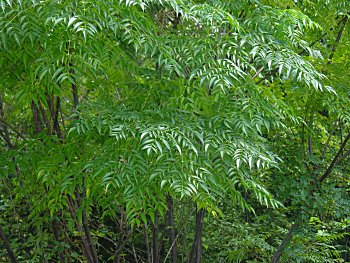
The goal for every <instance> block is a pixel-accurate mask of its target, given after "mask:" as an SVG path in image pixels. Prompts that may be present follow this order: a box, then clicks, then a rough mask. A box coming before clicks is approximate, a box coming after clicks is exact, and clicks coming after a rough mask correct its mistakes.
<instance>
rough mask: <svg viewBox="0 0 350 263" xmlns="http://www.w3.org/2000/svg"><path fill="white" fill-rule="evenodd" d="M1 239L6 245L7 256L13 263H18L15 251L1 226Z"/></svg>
mask: <svg viewBox="0 0 350 263" xmlns="http://www.w3.org/2000/svg"><path fill="white" fill-rule="evenodd" d="M0 238H1V240H2V242H3V244H4V247H5V248H6V250H7V254H8V256H9V259H10V261H11V263H18V261H17V258H16V256H15V254H14V253H13V250H12V249H11V246H10V243H9V241H8V239H7V237H6V235H5V233H4V231H3V230H2V227H1V226H0Z"/></svg>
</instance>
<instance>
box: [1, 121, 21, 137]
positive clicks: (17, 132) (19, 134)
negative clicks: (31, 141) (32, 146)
mask: <svg viewBox="0 0 350 263" xmlns="http://www.w3.org/2000/svg"><path fill="white" fill-rule="evenodd" d="M0 122H1V123H3V124H4V125H5V126H7V127H8V128H9V129H11V130H12V131H13V132H14V133H16V134H17V136H18V137H20V138H22V139H23V140H27V139H26V138H25V137H24V135H22V134H21V133H20V132H19V131H18V130H16V129H15V128H14V127H12V126H11V125H10V124H8V123H7V122H6V121H5V120H4V119H2V118H0Z"/></svg>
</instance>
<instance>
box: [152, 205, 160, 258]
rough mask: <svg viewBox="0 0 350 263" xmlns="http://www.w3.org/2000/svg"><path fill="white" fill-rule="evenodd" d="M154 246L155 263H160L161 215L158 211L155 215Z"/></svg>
mask: <svg viewBox="0 0 350 263" xmlns="http://www.w3.org/2000/svg"><path fill="white" fill-rule="evenodd" d="M152 235H153V238H152V246H153V261H152V262H153V263H159V262H160V250H159V240H158V236H159V215H158V211H156V212H155V213H154V223H153V227H152Z"/></svg>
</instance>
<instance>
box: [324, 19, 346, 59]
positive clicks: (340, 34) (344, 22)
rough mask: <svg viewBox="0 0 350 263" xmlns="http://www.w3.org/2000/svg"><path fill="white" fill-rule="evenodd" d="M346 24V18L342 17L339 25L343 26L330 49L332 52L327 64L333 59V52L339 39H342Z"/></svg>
mask: <svg viewBox="0 0 350 263" xmlns="http://www.w3.org/2000/svg"><path fill="white" fill-rule="evenodd" d="M346 22H348V16H344V18H343V19H342V20H341V21H340V24H343V25H342V26H341V27H340V30H339V32H338V36H337V39H336V40H335V43H334V45H333V47H332V51H331V54H330V55H329V58H328V62H327V64H331V62H332V59H333V56H334V53H335V50H336V48H337V46H338V43H339V42H340V39H341V37H342V34H343V31H344V28H345V25H346Z"/></svg>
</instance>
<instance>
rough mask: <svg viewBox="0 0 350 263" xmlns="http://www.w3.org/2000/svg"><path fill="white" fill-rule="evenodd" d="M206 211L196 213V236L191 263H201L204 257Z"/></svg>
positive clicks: (201, 210) (200, 210)
mask: <svg viewBox="0 0 350 263" xmlns="http://www.w3.org/2000/svg"><path fill="white" fill-rule="evenodd" d="M204 215H205V211H204V210H203V209H199V210H197V213H196V234H195V236H194V239H193V243H192V250H191V254H190V259H189V261H188V262H189V263H200V262H201V256H202V230H203V221H204Z"/></svg>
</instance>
